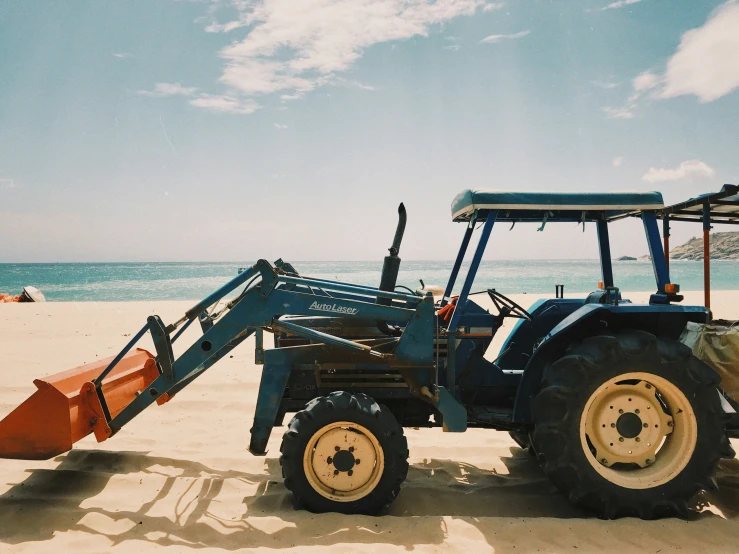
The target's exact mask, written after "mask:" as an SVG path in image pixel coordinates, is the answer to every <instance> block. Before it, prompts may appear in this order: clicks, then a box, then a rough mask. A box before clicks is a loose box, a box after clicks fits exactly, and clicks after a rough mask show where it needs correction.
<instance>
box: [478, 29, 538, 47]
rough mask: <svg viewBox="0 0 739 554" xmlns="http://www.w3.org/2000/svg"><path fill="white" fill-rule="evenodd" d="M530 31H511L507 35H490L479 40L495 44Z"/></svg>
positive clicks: (525, 34) (524, 34) (520, 36)
mask: <svg viewBox="0 0 739 554" xmlns="http://www.w3.org/2000/svg"><path fill="white" fill-rule="evenodd" d="M529 33H531V31H530V30H528V29H527V30H525V31H519V32H518V33H511V34H509V35H490V36H487V37H485V38H484V39H482V40H481V41H480V42H481V43H484V44H496V43H498V42H502V41H504V40H512V39H517V38H523V37H525V36H527V35H528V34H529Z"/></svg>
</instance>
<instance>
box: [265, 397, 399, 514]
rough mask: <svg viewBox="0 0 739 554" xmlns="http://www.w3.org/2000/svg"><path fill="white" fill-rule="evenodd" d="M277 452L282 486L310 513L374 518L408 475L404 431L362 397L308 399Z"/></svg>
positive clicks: (382, 408)
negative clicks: (279, 452) (330, 513)
mask: <svg viewBox="0 0 739 554" xmlns="http://www.w3.org/2000/svg"><path fill="white" fill-rule="evenodd" d="M280 451H281V453H282V455H281V456H280V465H281V466H282V476H283V477H284V478H285V486H286V487H287V488H288V489H290V490H291V491H292V493H293V495H294V497H295V499H296V501H297V503H298V504H299V505H301V506H303V507H305V508H307V509H309V510H311V511H314V512H342V513H347V514H348V513H365V514H374V513H377V512H378V511H380V510H382V509H383V508H384V507H385V506H387V505H388V504H390V503H391V502H392V501H393V500H394V499H395V497H396V496H397V495H398V492H399V491H400V485H401V483H402V482H403V481H404V480H405V477H406V475H407V473H408V444H407V442H406V439H405V436H404V435H403V429H402V428H401V427H400V426H399V425H398V422H397V420H396V419H395V417H394V416H393V414H392V413H390V411H389V410H388V409H387V408H386V407H384V406H380V405H379V404H377V403H376V402H375V401H374V400H372V399H371V398H370V397H368V396H366V395H364V394H357V395H352V394H350V393H348V392H334V393H331V394H330V395H328V396H327V397H320V398H316V399H314V400H312V401H311V402H310V403H309V404H308V405H307V406H306V407H305V409H304V410H302V411H300V412H298V413H297V414H296V416H295V417H294V418H293V420H292V421H291V422H290V425H289V426H288V429H287V431H286V432H285V435H284V436H283V439H282V447H281V449H280Z"/></svg>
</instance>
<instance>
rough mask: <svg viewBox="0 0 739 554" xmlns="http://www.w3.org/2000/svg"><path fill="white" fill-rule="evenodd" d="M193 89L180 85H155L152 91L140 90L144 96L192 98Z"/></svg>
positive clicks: (194, 89)
mask: <svg viewBox="0 0 739 554" xmlns="http://www.w3.org/2000/svg"><path fill="white" fill-rule="evenodd" d="M196 90H197V89H196V88H195V87H183V86H182V85H181V84H180V83H157V84H156V85H154V90H140V91H139V94H143V95H144V96H192V95H193V94H194V93H195V91H196Z"/></svg>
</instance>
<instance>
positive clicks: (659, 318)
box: [513, 303, 710, 425]
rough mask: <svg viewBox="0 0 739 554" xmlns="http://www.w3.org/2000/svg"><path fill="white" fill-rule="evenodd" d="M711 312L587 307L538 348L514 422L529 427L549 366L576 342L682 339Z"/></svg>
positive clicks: (688, 308) (521, 389) (680, 308)
mask: <svg viewBox="0 0 739 554" xmlns="http://www.w3.org/2000/svg"><path fill="white" fill-rule="evenodd" d="M709 317H710V315H709V311H708V310H707V309H706V308H704V307H703V306H677V305H674V304H662V305H655V304H626V303H624V304H619V305H612V304H585V305H584V306H582V307H581V308H579V309H578V310H576V311H574V312H573V313H572V314H570V315H569V316H567V317H566V318H564V319H563V320H562V321H561V322H560V323H559V324H558V325H557V326H555V327H554V328H553V329H552V330H551V331H550V332H549V333H548V334H547V335H546V336H545V337H543V339H542V340H541V341H540V342H539V345H538V347H536V348H535V350H534V353H533V354H532V356H531V358H530V359H529V361H528V363H527V364H526V367H525V368H524V373H523V376H522V378H521V383H520V385H519V388H518V392H517V394H516V402H515V404H514V408H513V421H514V422H516V423H521V424H524V425H525V424H529V423H531V421H532V417H531V405H532V402H533V399H534V397H535V396H536V394H537V393H538V392H539V388H540V386H541V379H542V375H543V373H544V368H545V367H546V365H547V363H549V362H550V361H553V360H557V359H559V358H561V357H562V356H564V355H565V352H566V351H567V347H568V346H569V345H570V344H572V343H573V342H576V341H580V340H582V339H584V338H586V337H590V336H593V335H598V334H601V333H604V332H606V331H609V332H618V331H621V330H624V329H635V330H641V331H647V332H649V333H652V334H654V335H657V336H662V337H669V338H673V339H679V337H680V334H681V333H682V331H683V329H684V328H685V325H686V324H687V322H688V321H694V322H696V323H706V322H707V321H708V319H709Z"/></svg>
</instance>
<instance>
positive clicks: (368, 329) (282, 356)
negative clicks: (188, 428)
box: [0, 190, 734, 519]
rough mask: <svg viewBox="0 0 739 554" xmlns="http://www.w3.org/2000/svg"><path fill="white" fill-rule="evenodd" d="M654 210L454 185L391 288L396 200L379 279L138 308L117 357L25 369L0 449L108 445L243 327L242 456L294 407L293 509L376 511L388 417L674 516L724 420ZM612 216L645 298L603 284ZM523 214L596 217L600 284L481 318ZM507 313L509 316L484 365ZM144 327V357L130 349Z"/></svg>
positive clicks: (268, 284)
mask: <svg viewBox="0 0 739 554" xmlns="http://www.w3.org/2000/svg"><path fill="white" fill-rule="evenodd" d="M661 208H663V200H662V196H661V194H659V193H657V192H650V193H535V192H496V191H485V190H465V191H463V192H461V193H460V194H459V195H457V197H456V198H455V199H454V201H453V203H452V210H451V212H452V219H453V220H454V221H455V222H460V223H461V224H462V225H463V226H464V228H465V231H464V235H463V237H462V244H461V247H460V249H459V252H458V254H457V257H456V260H455V262H454V266H453V268H452V270H451V274H450V276H449V280H448V283H447V285H446V287H445V289H444V290H443V294H440V295H438V296H437V297H435V296H434V294H433V293H432V292H431V291H430V290H427V288H422V289H419V290H411V289H408V288H405V287H400V286H398V284H397V280H398V274H399V268H400V261H401V260H400V257H399V252H400V246H401V241H402V238H403V234H404V230H405V225H406V211H405V208H404V206H403V204H401V205H400V207H399V210H398V211H399V223H398V227H397V230H396V233H395V237H394V240H393V242H392V246H391V247H390V251H389V254H388V255H387V256H386V257H385V259H384V263H383V266H382V274H381V279H380V283H379V286H378V287H370V286H364V285H357V284H351V283H344V282H339V281H332V280H324V279H317V278H312V277H307V276H302V275H300V274H299V273H298V271H297V270H296V269H295V268H294V267H293V266H292V265H291V264H289V263H286V262H284V261H282V260H277V261H276V262H275V263H274V264H271V263H269V262H268V261H266V260H259V261H258V262H257V263H255V264H254V265H253V266H251V267H246V268H244V269H243V271H242V272H241V273H239V275H238V276H236V277H235V278H234V279H232V280H231V281H230V282H228V283H227V284H225V285H224V286H223V287H221V288H220V289H219V290H217V291H215V292H214V293H212V294H211V295H209V296H208V297H207V298H205V299H204V300H202V301H201V302H199V303H197V304H196V305H195V306H193V307H192V308H191V309H190V310H188V311H187V312H186V313H185V314H184V315H183V316H182V317H181V318H180V319H179V320H178V321H175V322H173V323H170V324H165V323H164V322H163V321H162V320H161V319H160V318H159V317H158V316H150V317H149V318H148V319H147V322H146V324H145V325H144V326H143V327H142V328H141V330H140V331H139V332H138V333H136V334H135V336H134V337H133V338H132V339H131V341H130V342H129V343H128V344H127V345H126V346H125V348H124V349H123V350H122V351H121V352H120V353H119V354H118V355H117V356H115V357H113V358H109V359H106V360H101V361H99V362H95V363H93V364H87V365H85V366H81V367H79V368H75V369H72V370H69V371H67V372H64V373H60V374H57V375H53V376H51V377H47V378H44V379H38V380H36V381H35V384H36V386H37V388H38V391H36V393H35V394H34V395H33V396H31V397H30V398H29V399H28V400H26V401H25V402H24V403H23V404H21V405H20V406H19V407H18V408H16V409H15V411H13V412H11V413H10V414H9V415H8V416H7V417H6V418H5V419H4V420H2V421H0V457H5V458H21V459H47V458H50V457H52V456H55V455H58V454H61V453H63V452H66V451H68V450H70V449H71V448H72V445H73V444H74V443H75V442H76V441H78V440H80V439H81V438H83V437H85V436H87V435H89V434H91V433H94V435H95V437H96V438H97V440H98V441H104V440H107V439H108V438H110V437H112V436H113V435H115V434H116V433H117V432H119V431H120V429H121V428H122V427H123V426H125V425H126V423H128V422H129V421H131V419H132V418H134V417H135V416H137V415H138V414H139V413H141V412H142V411H143V410H144V409H145V408H147V407H148V406H150V405H151V404H153V403H155V402H156V403H158V404H164V403H166V402H168V401H170V400H172V399H173V398H174V397H175V396H176V394H177V393H178V392H179V391H181V390H182V389H183V388H184V387H186V386H187V385H188V384H189V383H191V382H192V381H193V380H194V379H197V377H198V376H200V375H202V374H203V373H204V372H205V371H206V370H208V369H209V368H210V367H211V366H213V365H214V364H215V363H216V362H217V361H218V360H219V359H221V358H223V357H224V356H226V355H227V354H228V353H229V352H230V351H231V350H232V349H233V348H235V347H236V346H238V345H239V344H240V343H241V342H243V341H244V340H245V339H247V338H248V337H250V336H251V335H255V357H256V362H257V364H262V365H263V369H262V376H261V381H260V385H259V390H258V397H257V404H256V410H255V414H254V423H253V426H252V428H251V430H250V433H251V438H250V443H249V451H250V452H251V453H252V454H255V455H264V454H265V453H266V448H267V441H268V439H269V438H270V435H271V433H272V431H273V428H274V427H278V426H281V425H283V420H284V419H285V417H286V415H287V414H294V416H293V417H292V418H291V420H290V421H289V423H287V426H286V428H285V431H284V434H283V438H282V445H281V448H280V465H281V467H282V475H283V478H284V481H285V486H286V487H287V488H288V489H289V490H290V491H291V492H292V494H293V496H294V499H295V500H296V502H297V504H298V505H299V506H301V507H304V508H307V509H309V510H311V511H314V512H329V511H332V512H341V513H347V514H351V513H364V514H376V513H380V512H381V511H382V510H383V509H384V508H385V507H387V506H388V505H389V504H390V503H391V502H393V500H394V499H395V498H396V497H397V495H398V494H399V493H400V491H401V485H402V483H403V481H404V479H405V478H406V475H407V472H408V454H409V451H408V444H407V440H406V438H405V436H404V433H403V428H404V427H441V428H442V429H443V431H445V432H451V433H460V432H464V431H466V430H467V429H468V428H471V427H478V428H486V429H491V430H498V431H505V432H508V433H510V435H511V437H512V438H513V439H514V440H515V441H516V443H518V445H520V446H521V447H522V448H524V449H526V450H528V451H529V452H530V453H531V454H532V455H533V456H535V459H536V461H538V463H539V464H540V466H541V468H542V470H543V472H544V473H545V474H546V475H547V477H548V478H549V479H550V480H551V481H552V482H553V483H554V485H555V486H556V487H557V488H558V489H559V490H560V491H562V493H564V494H565V495H567V497H568V498H569V500H570V501H571V502H573V503H575V504H579V505H582V506H584V507H586V508H588V509H590V510H592V511H593V512H595V513H596V514H598V515H600V516H601V517H605V518H615V517H620V516H636V517H641V518H644V519H651V518H656V517H662V516H667V515H680V516H685V515H686V514H687V511H688V503H689V502H690V501H691V499H692V497H693V496H694V495H695V494H696V493H697V492H698V491H700V490H706V489H713V488H715V486H716V484H715V480H714V472H715V469H716V465H717V463H718V462H719V460H720V459H721V458H731V457H733V456H734V452H733V450H732V448H731V445H730V442H729V440H728V438H727V430H726V426H727V422H728V421H729V419H730V417H731V413H732V412H733V411H734V410H733V409H732V408H731V406H730V405H729V404H728V403H727V402H726V400H725V398H724V397H723V396H722V394H721V391H720V389H719V377H718V375H717V374H716V372H715V371H713V370H712V369H711V368H710V367H709V366H707V365H706V364H705V363H703V362H701V361H700V360H698V359H697V358H696V357H695V356H693V353H692V351H691V349H690V348H689V347H687V346H686V345H684V344H682V343H681V342H680V341H679V337H680V335H681V333H682V331H683V329H684V328H685V327H686V325H687V323H688V322H695V323H706V322H708V321H710V318H711V314H710V312H709V311H708V310H707V309H706V308H704V307H699V306H682V305H680V304H679V303H680V301H681V300H682V299H683V298H682V296H681V295H680V294H679V292H680V289H679V286H678V285H677V284H674V283H671V282H670V277H669V272H668V267H667V264H666V260H665V257H664V252H663V250H662V248H661V240H660V235H659V229H658V226H657V213H658V211H659V210H660V209H661ZM626 217H639V218H641V220H642V222H643V226H644V231H645V235H646V239H647V243H648V246H649V251H650V254H651V260H652V266H653V270H654V277H655V283H656V287H655V292H654V294H652V295H651V296H650V298H649V303H648V304H633V303H631V302H630V301H629V300H627V299H625V298H622V296H621V292H620V291H619V288H618V287H617V286H616V284H615V282H614V278H613V269H612V263H611V253H610V245H609V237H608V231H609V223H611V222H614V221H616V220H619V219H622V218H626ZM533 222H536V223H540V224H542V227H543V225H544V224H547V223H559V222H570V223H573V222H574V223H581V224H583V226H585V225H586V224H589V223H594V224H595V228H596V231H597V236H598V245H599V254H600V269H601V275H602V278H601V282H600V283H598V288H597V290H595V291H593V292H592V293H590V294H587V295H586V296H584V297H583V298H577V299H575V298H561V297H557V298H550V299H546V300H539V301H537V302H535V303H534V304H533V305H532V306H530V307H529V308H528V309H524V308H523V307H522V306H520V305H519V304H517V303H516V302H514V301H513V300H511V299H510V298H508V297H506V296H505V295H503V294H501V293H500V292H498V291H497V290H495V289H494V288H491V289H487V290H484V291H482V293H483V294H487V295H488V296H489V298H490V300H491V302H492V304H493V305H494V306H495V308H496V309H495V311H496V312H497V313H489V311H488V310H486V309H484V308H483V307H481V306H480V304H478V303H476V302H475V301H474V300H473V298H472V297H473V296H474V295H473V294H472V288H473V284H474V280H475V276H476V273H477V271H478V268H479V266H480V262H481V260H482V258H483V254H484V252H485V249H486V246H487V244H488V241H489V239H490V236H491V232H492V230H493V227H494V226H495V224H496V223H507V224H516V223H533ZM475 231H479V238H478V240H477V246H476V247H475V248H474V251H473V252H472V253H471V254H472V256H471V261H470V262H469V265H468V266H466V264H464V261H465V259H466V254H467V251H468V248H469V247H470V243H471V241H472V238H473V234H475ZM463 266H466V267H467V271H466V275H465V276H464V279H463V280H460V286H458V284H457V282H458V279H461V276H460V273H461V272H462V268H463ZM455 293H456V294H455ZM558 296H559V295H558ZM506 318H515V319H516V320H517V321H516V323H515V326H514V327H513V329H512V331H511V332H510V334H509V336H508V337H507V339H506V340H505V342H504V344H503V346H502V347H501V350H500V353H499V354H498V355H497V357H495V358H494V360H493V361H490V360H489V359H487V358H486V356H485V354H486V351H487V349H488V347H489V346H490V344H491V342H492V340H493V337H494V336H495V334H496V332H497V331H498V330H499V329H500V328H501V327H502V325H503V323H504V321H505V319H506ZM194 321H197V322H198V324H199V325H200V328H201V330H202V335H199V336H198V338H197V340H195V342H194V343H193V344H192V345H191V346H189V347H188V348H187V349H186V350H185V351H184V353H183V354H182V355H181V356H179V357H177V358H175V356H174V355H173V351H172V343H174V342H175V341H176V340H177V339H178V338H179V337H180V336H181V335H182V333H183V331H184V330H185V329H187V328H188V326H189V325H190V324H191V323H193V322H194ZM265 331H266V332H269V333H272V334H273V336H274V347H273V348H265V345H264V333H265ZM146 333H150V334H151V338H152V339H153V343H154V348H155V350H156V352H155V354H151V353H149V352H147V351H145V350H141V349H134V347H135V345H136V344H137V342H138V341H139V340H140V339H141V338H142V337H143V336H144V335H145V334H146Z"/></svg>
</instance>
